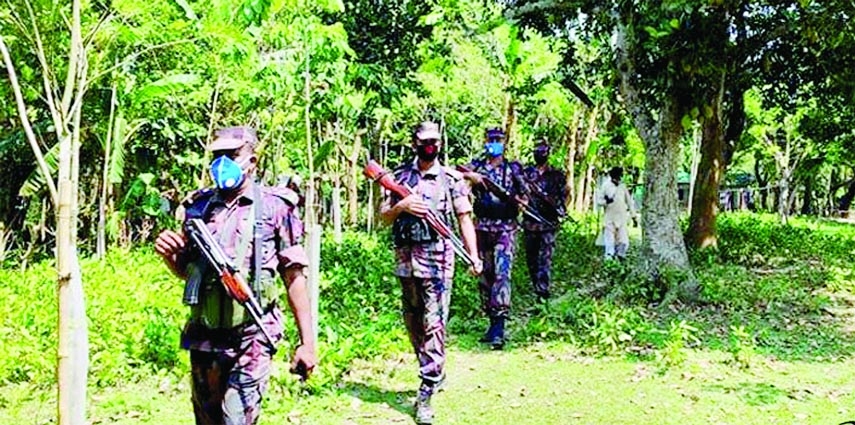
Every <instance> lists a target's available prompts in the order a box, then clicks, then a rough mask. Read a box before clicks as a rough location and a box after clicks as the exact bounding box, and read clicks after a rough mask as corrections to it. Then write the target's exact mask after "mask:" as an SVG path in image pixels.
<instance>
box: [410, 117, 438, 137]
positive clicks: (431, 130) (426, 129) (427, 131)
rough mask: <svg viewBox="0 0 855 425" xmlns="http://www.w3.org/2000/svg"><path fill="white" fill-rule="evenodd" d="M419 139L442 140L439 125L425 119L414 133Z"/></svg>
mask: <svg viewBox="0 0 855 425" xmlns="http://www.w3.org/2000/svg"><path fill="white" fill-rule="evenodd" d="M414 135H415V137H416V139H417V140H440V138H441V137H442V135H441V134H440V132H439V125H438V124H437V123H435V122H431V121H424V122H422V123H421V124H419V125H418V127H416V131H415V133H414Z"/></svg>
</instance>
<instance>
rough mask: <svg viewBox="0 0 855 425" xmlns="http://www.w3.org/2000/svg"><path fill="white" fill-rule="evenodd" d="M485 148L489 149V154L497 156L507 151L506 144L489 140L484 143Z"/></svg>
mask: <svg viewBox="0 0 855 425" xmlns="http://www.w3.org/2000/svg"><path fill="white" fill-rule="evenodd" d="M484 149H485V150H486V151H487V155H490V156H491V157H493V158H495V157H497V156H500V155H501V154H503V153H504V152H505V144H504V143H502V142H487V143H485V144H484Z"/></svg>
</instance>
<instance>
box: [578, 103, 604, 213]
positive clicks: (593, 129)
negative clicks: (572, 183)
mask: <svg viewBox="0 0 855 425" xmlns="http://www.w3.org/2000/svg"><path fill="white" fill-rule="evenodd" d="M598 114H599V106H594V107H593V108H591V109H589V110H588V116H587V118H588V120H587V121H588V122H587V127H586V128H585V136H584V138H583V139H582V145H581V146H579V150H578V153H577V154H578V155H579V157H577V158H579V159H581V161H580V164H585V173H584V174H583V175H581V176H580V177H579V182H578V184H577V186H576V187H577V189H576V211H588V208H589V206H590V202H589V201H590V196H589V193H591V188H592V187H593V185H592V184H591V183H592V181H593V180H592V179H593V177H592V176H593V172H594V170H593V164H594V161H595V160H596V153H594V155H592V156H590V157H588V147H589V146H591V143H592V142H593V140H594V138H595V137H597V132H598V128H597V115H598Z"/></svg>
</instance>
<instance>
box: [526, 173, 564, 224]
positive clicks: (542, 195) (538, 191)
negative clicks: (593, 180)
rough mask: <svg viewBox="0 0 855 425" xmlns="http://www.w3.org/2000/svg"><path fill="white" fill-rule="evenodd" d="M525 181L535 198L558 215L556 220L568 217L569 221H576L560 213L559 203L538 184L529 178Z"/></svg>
mask: <svg viewBox="0 0 855 425" xmlns="http://www.w3.org/2000/svg"><path fill="white" fill-rule="evenodd" d="M525 183H526V185H527V186H528V189H529V191H530V192H531V193H532V194H534V196H535V197H536V198H537V199H540V200H541V201H542V202H543V203H545V204H546V206H547V207H548V208H549V209H550V210H551V211H550V212H551V213H553V214H555V216H556V217H558V220H561V219H562V218H568V219H570V221H571V222H573V223H575V222H576V220H573V217H570V216H569V215H567V214H565V215H563V216H562V215H560V214H559V213H558V212H559V211H561V209H560V208H559V205H558V204H556V203H555V200H554V199H552V198H551V197H550V196H549V195H547V194H546V192H544V191H543V189H542V188H541V187H540V186H538V185H537V184H536V183H534V182H532V181H529V180H526V181H525ZM550 224H553V223H551V222H550Z"/></svg>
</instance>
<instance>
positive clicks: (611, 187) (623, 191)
mask: <svg viewBox="0 0 855 425" xmlns="http://www.w3.org/2000/svg"><path fill="white" fill-rule="evenodd" d="M604 180H605V181H604V182H603V185H602V187H601V188H600V190H598V191H597V205H601V206H603V207H605V217H604V218H603V219H604V221H605V223H603V224H614V225H615V226H616V227H622V226H626V223H627V222H628V221H629V219H630V218H631V217H635V203H634V202H633V200H632V196H631V195H630V194H629V190H627V188H626V186H624V185H623V183H619V184H617V185H615V184H614V182H612V180H611V179H604ZM606 196H608V197H609V198H612V199H614V202H612V203H610V204H607V203H606Z"/></svg>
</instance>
